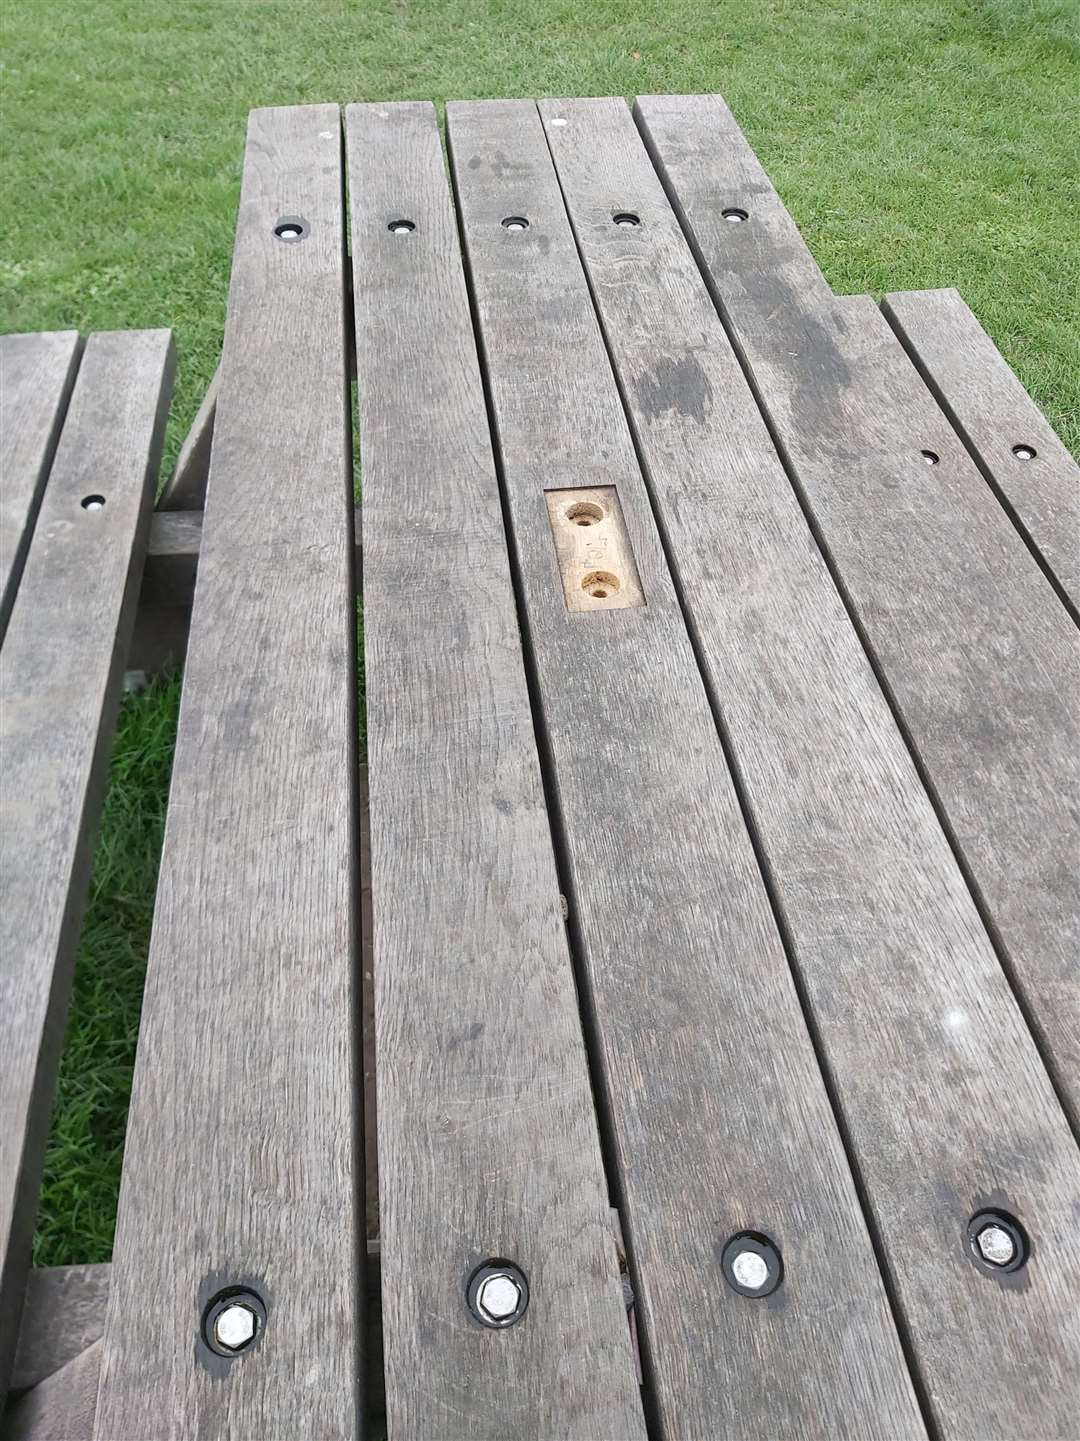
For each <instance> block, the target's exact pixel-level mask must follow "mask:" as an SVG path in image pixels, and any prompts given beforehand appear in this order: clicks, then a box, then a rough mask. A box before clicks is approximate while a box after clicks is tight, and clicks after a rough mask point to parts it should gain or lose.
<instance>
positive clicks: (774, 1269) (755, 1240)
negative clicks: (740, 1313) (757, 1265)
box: [720, 1231, 784, 1301]
mask: <svg viewBox="0 0 1080 1441" xmlns="http://www.w3.org/2000/svg"><path fill="white" fill-rule="evenodd" d="M744 1251H750V1252H751V1253H752V1254H753V1255H755V1256H760V1257H761V1259H762V1260H763V1261H764V1262H765V1265H766V1268H767V1270H768V1273H769V1274H768V1276H767V1278H766V1280H765V1284H764V1286H759V1287H758V1288H757V1289H756V1290H755V1289H754V1288H753V1287H751V1286H744V1285H743V1284H742V1283H741V1282H740V1281H738V1280H736V1278H735V1271H734V1269H733V1267H734V1262H735V1257H736V1256H738V1255H741V1254H742V1253H743V1252H744ZM720 1265H721V1268H722V1269H723V1272H724V1280H725V1281H726V1282H727V1283H728V1285H729V1286H730V1287H731V1289H732V1290H733V1291H737V1292H738V1293H739V1295H740V1296H746V1297H748V1298H749V1299H750V1300H751V1301H760V1300H761V1299H762V1298H763V1297H765V1296H771V1295H772V1293H773V1292H774V1291H775V1290H776V1288H777V1287H778V1286H779V1285H780V1282H781V1281H782V1280H783V1279H784V1261H783V1257H782V1256H781V1255H780V1250H779V1248H778V1247H777V1246H775V1245H774V1244H773V1242H772V1241H770V1240H769V1238H768V1236H765V1235H763V1234H762V1233H761V1232H760V1231H736V1233H735V1235H734V1236H732V1237H731V1238H730V1239H729V1240H728V1241H727V1242H726V1243H725V1245H724V1249H723V1251H722V1252H721V1253H720Z"/></svg>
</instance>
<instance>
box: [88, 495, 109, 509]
mask: <svg viewBox="0 0 1080 1441" xmlns="http://www.w3.org/2000/svg"><path fill="white" fill-rule="evenodd" d="M104 504H105V497H104V496H103V495H84V496H83V498H82V508H83V510H100V509H101V508H102V506H103V505H104Z"/></svg>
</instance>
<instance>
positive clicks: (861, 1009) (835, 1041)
mask: <svg viewBox="0 0 1080 1441" xmlns="http://www.w3.org/2000/svg"><path fill="white" fill-rule="evenodd" d="M540 109H541V114H542V116H543V118H544V121H545V129H546V131H547V136H548V142H549V144H550V146H551V150H552V155H553V158H554V161H555V167H556V170H557V171H558V174H559V180H560V183H561V185H562V189H563V194H564V196H565V197H566V203H567V207H568V210H569V213H570V218H571V220H572V222H573V225H574V229H575V233H576V236H577V239H578V244H579V246H580V247H581V251H582V255H583V260H584V263H585V267H586V270H587V272H588V275H589V279H590V282H591V285H592V291H593V295H594V296H595V298H596V303H597V307H598V310H599V312H600V318H601V322H602V324H603V325H604V327H605V331H606V334H607V339H608V343H609V345H610V347H611V351H612V356H613V361H614V364H615V366H616V370H617V372H618V375H619V377H620V381H621V386H622V391H623V395H624V397H625V399H626V404H627V408H628V411H629V415H630V418H631V421H632V424H633V426H634V429H635V432H636V437H637V441H638V446H639V450H640V452H641V454H642V456H643V458H644V462H645V465H646V467H647V474H648V475H649V478H650V483H651V490H652V496H653V501H654V504H655V506H656V508H657V513H658V517H659V519H660V521H661V524H662V526H663V528H664V529H665V531H666V534H667V537H668V542H669V547H670V552H671V554H672V556H673V558H674V560H675V563H676V566H677V569H678V572H679V574H680V576H681V580H682V590H683V596H684V600H685V605H686V608H687V612H688V614H689V616H690V617H691V619H692V624H693V626H694V628H695V629H696V632H697V634H698V637H699V640H700V653H701V655H702V657H703V660H704V666H705V671H706V675H707V676H708V678H709V681H710V683H711V686H712V691H713V694H714V696H715V697H716V698H717V703H718V708H719V710H720V712H721V713H722V715H723V718H724V722H725V725H726V727H727V730H728V734H729V736H730V742H731V746H732V750H733V752H734V755H735V760H736V764H737V767H738V771H739V774H740V776H741V777H742V781H743V785H744V788H745V794H746V796H747V800H748V803H749V807H750V810H751V813H752V815H753V817H754V820H755V822H756V824H757V827H758V831H759V835H760V838H761V844H762V848H763V852H764V855H765V859H766V862H767V864H768V866H769V869H770V872H771V875H772V877H773V883H774V886H775V889H776V893H777V894H778V896H779V900H780V904H781V906H782V908H783V912H784V915H785V916H786V918H787V925H788V930H789V934H790V938H791V945H792V950H793V955H794V959H795V962H796V965H797V966H798V968H799V970H800V972H801V974H802V977H803V981H804V984H805V987H806V993H807V996H808V999H809V1002H810V1005H811V1008H812V1010H813V1013H814V1017H815V1020H816V1024H817V1028H818V1035H819V1036H820V1038H821V1044H822V1047H823V1049H824V1052H825V1054H826V1056H827V1058H828V1061H829V1063H830V1069H831V1072H832V1076H833V1078H834V1083H835V1094H836V1096H837V1098H838V1101H839V1105H840V1108H841V1110H842V1112H843V1113H844V1116H845V1119H846V1123H847V1134H848V1136H849V1137H850V1140H851V1144H852V1146H853V1149H854V1153H855V1156H856V1158H857V1160H858V1163H859V1169H860V1172H861V1175H862V1179H863V1185H864V1188H865V1194H866V1197H867V1199H868V1201H869V1204H870V1207H871V1210H872V1212H873V1214H874V1216H875V1219H876V1222H877V1231H878V1236H879V1238H880V1245H881V1249H882V1251H883V1254H884V1255H885V1256H886V1257H887V1259H888V1263H889V1267H890V1270H891V1273H892V1276H893V1277H894V1284H895V1286H896V1293H897V1296H898V1299H899V1302H900V1305H901V1308H902V1310H903V1312H904V1314H905V1316H906V1317H907V1322H908V1334H909V1338H910V1345H911V1350H912V1352H913V1354H914V1356H915V1358H916V1359H917V1362H918V1364H919V1366H920V1369H921V1371H922V1374H923V1380H924V1383H925V1393H926V1395H927V1396H928V1397H929V1398H930V1404H931V1407H932V1410H933V1413H934V1420H935V1425H936V1434H937V1435H939V1436H940V1437H942V1438H947V1437H957V1438H959V1437H967V1436H980V1437H983V1436H986V1437H989V1436H992V1435H995V1434H1001V1435H1004V1436H1010V1435H1011V1436H1018V1435H1021V1434H1024V1428H1025V1427H1027V1428H1028V1429H1029V1431H1030V1430H1032V1429H1033V1430H1035V1431H1039V1428H1040V1427H1041V1428H1042V1433H1043V1434H1046V1435H1051V1434H1053V1431H1054V1428H1055V1425H1056V1424H1057V1423H1058V1422H1060V1420H1061V1418H1062V1416H1063V1415H1064V1414H1065V1412H1064V1411H1063V1409H1062V1407H1063V1404H1064V1398H1065V1396H1067V1395H1068V1392H1069V1390H1070V1387H1071V1372H1072V1367H1071V1363H1070V1359H1069V1354H1068V1352H1067V1351H1066V1345H1067V1343H1068V1341H1069V1338H1070V1334H1072V1335H1075V1333H1074V1332H1073V1328H1072V1324H1071V1320H1070V1317H1071V1309H1070V1308H1072V1298H1073V1297H1074V1296H1076V1295H1080V1251H1078V1248H1077V1244H1076V1240H1075V1237H1074V1236H1073V1234H1072V1233H1073V1229H1074V1223H1073V1219H1072V1205H1073V1202H1074V1200H1075V1198H1076V1197H1077V1196H1080V1155H1078V1153H1077V1148H1076V1145H1075V1142H1074V1140H1073V1137H1072V1135H1071V1133H1070V1131H1069V1127H1068V1124H1067V1122H1066V1119H1065V1116H1064V1115H1063V1113H1062V1110H1061V1107H1060V1105H1059V1103H1058V1101H1057V1098H1056V1096H1055V1095H1054V1092H1053V1090H1052V1088H1051V1086H1050V1084H1049V1080H1048V1077H1047V1075H1046V1071H1045V1069H1044V1066H1043V1064H1042V1060H1041V1058H1040V1056H1039V1054H1038V1051H1037V1050H1036V1048H1035V1045H1034V1043H1033V1041H1032V1038H1031V1036H1030V1034H1029V1032H1028V1029H1027V1026H1026V1024H1025V1022H1024V1019H1023V1016H1022V1014H1021V1012H1020V1010H1019V1009H1018V1007H1017V1006H1016V1004H1015V1001H1014V998H1013V995H1012V993H1011V991H1010V989H1009V986H1008V984H1007V982H1006V979H1005V976H1004V975H1003V973H1002V970H1001V967H1000V965H999V963H998V960H997V957H996V955H995V953H994V951H993V948H992V946H991V944H990V941H989V938H988V937H987V935H986V933H985V930H984V928H983V925H982V922H981V921H980V919H979V916H978V913H977V911H976V909H975V905H974V903H973V901H972V898H971V895H970V892H969V891H968V888H967V885H966V883H965V881H964V879H963V876H962V875H961V873H960V870H959V868H958V866H957V864H956V861H955V858H954V856H953V854H952V852H951V850H950V848H949V845H948V843H947V841H946V838H945V836H944V834H943V832H942V830H941V828H940V825H939V823H938V820H937V817H936V815H935V813H934V810H933V807H932V806H931V803H930V800H929V798H928V796H927V795H926V792H925V790H924V789H923V786H922V782H921V781H920V779H919V777H918V774H917V773H916V770H915V767H914V765H913V764H912V761H911V758H910V755H909V753H908V751H907V748H906V746H905V744H904V741H903V738H902V737H901V735H900V732H899V731H898V729H897V727H896V725H895V722H894V719H893V716H892V713H891V711H890V709H889V706H888V704H887V702H886V700H885V697H884V695H883V694H882V692H881V690H880V688H879V686H878V683H877V680H876V678H875V676H874V673H873V671H872V669H871V667H870V665H869V662H868V660H867V658H866V655H865V653H864V651H863V649H862V646H861V644H860V642H859V639H858V637H857V635H856V633H855V631H854V629H853V628H852V626H851V623H850V621H849V619H848V616H847V613H846V611H845V609H844V605H843V602H842V600H841V598H840V595H839V593H838V591H837V590H836V588H835V586H834V584H833V582H832V579H831V577H830V575H829V572H828V569H827V568H826V566H825V563H824V560H823V558H822V556H821V554H820V552H819V551H818V549H817V547H816V546H815V545H814V543H813V541H812V539H811V536H810V533H809V531H808V529H807V524H806V519H805V517H804V515H803V513H802V510H801V509H800V506H799V503H798V500H797V498H796V496H795V493H794V491H793V490H792V488H791V485H790V483H789V481H788V478H787V476H786V475H785V473H784V470H783V467H782V465H781V464H780V461H779V458H778V457H777V455H776V453H775V451H774V450H773V447H772V444H771V441H770V439H769V435H768V431H767V430H766V427H765V424H764V422H763V420H762V418H761V414H760V412H759V410H758V407H757V404H756V403H755V401H754V398H753V396H752V394H751V392H750V389H749V387H748V386H747V384H746V381H745V379H744V377H743V374H742V371H741V369H740V367H739V364H738V361H737V360H736V357H735V355H734V353H733V351H732V350H731V347H730V345H729V343H728V340H727V336H726V334H725V331H724V328H723V325H722V323H721V321H720V318H719V316H718V315H717V313H716V309H715V307H714V305H713V303H712V300H711V299H710V297H709V294H708V291H707V289H706V287H705V285H704V282H703V281H702V278H701V276H700V273H699V271H698V269H697V265H696V263H695V261H694V258H693V256H692V255H691V253H690V250H689V248H688V246H687V245H686V242H685V239H684V237H683V234H682V230H681V228H680V226H679V223H678V221H677V220H676V218H675V216H674V214H673V213H672V211H671V209H670V206H669V205H668V202H667V199H666V197H665V195H664V191H663V187H662V185H661V184H660V181H659V179H658V177H657V175H656V174H655V172H654V170H653V167H652V165H651V164H650V161H649V157H648V155H647V153H646V151H645V149H644V146H643V144H642V141H641V138H640V135H639V134H638V131H637V129H636V127H635V125H634V122H633V119H632V117H631V115H630V112H629V110H628V109H627V107H626V105H625V103H624V102H623V101H622V100H621V99H619V100H606V101H605V100H580V101H568V100H548V101H544V102H542V103H541V106H540ZM556 118H559V119H561V120H562V121H563V124H562V125H560V126H556V125H555V124H554V123H553V122H554V120H555V119H556ZM619 210H624V211H632V212H634V213H636V214H638V216H639V218H640V220H641V224H640V225H639V226H637V227H632V226H625V227H620V226H617V225H615V224H613V223H612V220H611V217H612V215H613V214H615V213H616V212H618V211H619ZM1003 1095H1006V1096H1008V1098H1009V1100H1008V1106H1007V1108H1006V1107H1003V1106H1002V1105H1001V1098H1002V1096H1003ZM991 1194H996V1195H998V1196H999V1197H1001V1198H1002V1199H1001V1202H1000V1204H1003V1205H1006V1207H1007V1209H1009V1210H1010V1211H1012V1212H1014V1213H1015V1214H1018V1215H1019V1216H1020V1217H1022V1218H1023V1221H1024V1223H1025V1224H1026V1225H1027V1226H1028V1228H1029V1229H1030V1231H1031V1232H1032V1234H1033V1235H1034V1236H1035V1237H1036V1242H1035V1244H1036V1262H1035V1263H1034V1264H1033V1266H1032V1269H1031V1271H1030V1285H1029V1286H1028V1287H1027V1288H1026V1289H1025V1290H1024V1291H1023V1292H1018V1291H1009V1290H1006V1289H1004V1288H1003V1287H1001V1286H999V1285H997V1284H994V1283H992V1282H988V1280H987V1278H986V1276H985V1275H983V1274H982V1273H980V1272H979V1271H978V1270H977V1269H976V1268H975V1267H974V1266H973V1265H971V1264H969V1263H968V1241H967V1226H968V1222H969V1220H970V1218H971V1216H972V1213H973V1209H974V1205H975V1203H974V1198H975V1197H976V1196H978V1195H984V1196H989V1195H991ZM1006 1198H1007V1199H1006ZM943 1277H944V1278H945V1280H944V1282H943ZM1035 1377H1037V1378H1038V1384H1037V1385H1034V1386H1033V1385H1032V1380H1033V1378H1035Z"/></svg>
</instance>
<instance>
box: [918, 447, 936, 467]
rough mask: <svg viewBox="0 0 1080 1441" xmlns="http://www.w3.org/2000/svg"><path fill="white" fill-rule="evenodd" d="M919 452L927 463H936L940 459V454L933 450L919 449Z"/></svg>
mask: <svg viewBox="0 0 1080 1441" xmlns="http://www.w3.org/2000/svg"><path fill="white" fill-rule="evenodd" d="M919 454H920V455H921V456H922V458H923V460H925V461H926V463H927V465H937V463H938V461H939V460H940V459H941V456H940V455H938V453H937V451H935V450H921V451H920V452H919Z"/></svg>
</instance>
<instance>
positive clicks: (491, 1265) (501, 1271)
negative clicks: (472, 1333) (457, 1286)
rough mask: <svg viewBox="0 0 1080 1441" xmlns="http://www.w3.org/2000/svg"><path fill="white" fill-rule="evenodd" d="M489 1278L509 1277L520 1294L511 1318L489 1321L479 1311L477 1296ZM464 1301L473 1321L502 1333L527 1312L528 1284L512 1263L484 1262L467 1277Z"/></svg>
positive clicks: (519, 1268) (519, 1269) (523, 1273)
mask: <svg viewBox="0 0 1080 1441" xmlns="http://www.w3.org/2000/svg"><path fill="white" fill-rule="evenodd" d="M489 1276H510V1277H511V1278H512V1279H513V1280H514V1282H515V1283H516V1285H517V1287H518V1290H519V1291H520V1293H521V1304H520V1305H519V1306H518V1308H517V1310H516V1311H515V1312H514V1314H513V1315H512V1316H508V1317H507V1318H506V1320H505V1321H492V1320H490V1319H489V1318H488V1317H487V1316H485V1315H484V1314H483V1312H482V1311H481V1310H480V1307H479V1306H478V1305H477V1299H476V1298H477V1296H478V1295H479V1292H480V1287H481V1286H482V1285H483V1283H484V1282H485V1281H486V1280H487V1278H488V1277H489ZM465 1299H466V1300H467V1302H468V1305H469V1310H470V1311H471V1312H472V1314H473V1316H474V1317H475V1319H476V1320H477V1321H479V1322H480V1325H481V1326H486V1327H487V1328H488V1329H489V1330H491V1331H504V1330H505V1329H506V1328H507V1326H513V1325H515V1324H516V1323H517V1322H518V1321H520V1320H521V1318H522V1316H524V1314H525V1312H526V1311H527V1310H528V1308H529V1283H528V1281H527V1280H526V1278H525V1272H524V1271H523V1270H522V1269H521V1267H520V1266H515V1265H514V1263H513V1261H499V1260H491V1261H485V1262H484V1264H483V1265H482V1266H477V1268H476V1270H475V1271H474V1272H473V1273H472V1275H471V1276H470V1277H469V1284H468V1286H467V1287H466V1290H465Z"/></svg>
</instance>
